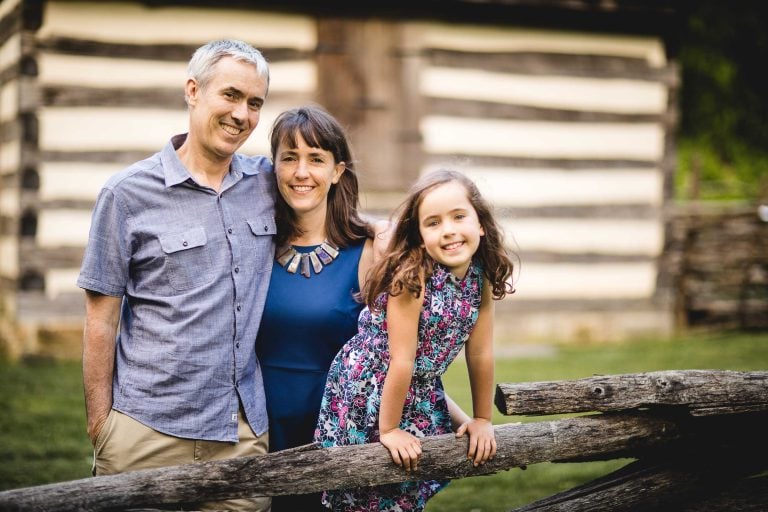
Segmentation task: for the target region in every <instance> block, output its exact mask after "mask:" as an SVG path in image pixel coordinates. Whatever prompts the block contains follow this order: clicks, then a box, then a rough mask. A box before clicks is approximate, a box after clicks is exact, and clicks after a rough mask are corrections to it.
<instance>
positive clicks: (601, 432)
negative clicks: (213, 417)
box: [0, 412, 680, 512]
mask: <svg viewBox="0 0 768 512" xmlns="http://www.w3.org/2000/svg"><path fill="white" fill-rule="evenodd" d="M495 432H496V439H497V443H498V452H497V455H496V457H495V458H494V460H492V461H489V462H488V463H487V464H485V465H483V466H480V467H477V468H475V467H473V466H472V464H471V463H470V462H469V461H467V459H466V450H467V439H466V438H458V439H457V438H456V437H455V436H453V435H452V434H447V435H443V436H436V437H430V438H425V439H423V441H422V449H423V454H422V460H421V462H420V465H419V470H418V471H417V472H416V473H414V474H413V475H408V474H406V473H405V472H404V471H402V470H401V469H400V468H398V467H397V466H395V465H394V464H393V463H392V461H391V459H390V457H389V453H388V452H387V450H386V449H385V448H384V447H383V446H382V445H380V444H379V443H374V444H367V445H357V446H346V447H338V448H329V449H320V448H317V447H314V446H312V445H307V446H304V447H299V448H294V449H291V450H285V451H282V452H276V453H272V454H268V455H263V456H256V457H243V458H239V459H230V460H224V461H214V462H205V463H200V464H191V465H183V466H174V467H168V468H160V469H151V470H143V471H136V472H131V473H124V474H120V475H112V476H102V477H96V478H88V479H82V480H75V481H71V482H64V483H58V484H49V485H44V486H38V487H29V488H23V489H14V490H10V491H5V492H0V510H2V511H22V510H23V511H32V510H34V511H58V512H66V511H75V510H89V511H103V510H124V509H128V508H140V507H147V506H149V507H156V506H160V505H164V504H173V503H181V502H198V501H210V500H219V499H225V498H238V497H246V496H256V495H271V496H274V495H282V494H300V493H307V492H316V491H320V490H323V489H338V488H348V487H363V486H370V485H378V484H385V483H394V482H402V481H406V480H411V479H413V478H418V479H456V478H463V477H467V476H475V475H485V474H491V473H496V472H498V471H501V470H508V469H511V468H514V467H520V466H527V465H530V464H535V463H539V462H546V461H552V460H567V459H573V458H579V459H580V460H589V458H593V460H597V459H606V458H613V457H626V456H632V455H633V454H634V455H637V454H638V453H642V452H643V451H645V450H648V449H650V448H654V447H659V446H662V445H666V444H667V443H670V442H672V441H676V440H678V439H679V437H680V434H679V429H678V428H677V426H676V424H675V422H674V421H671V420H668V419H664V418H661V417H658V416H654V415H648V414H643V413H639V412H638V413H628V414H620V415H594V416H583V417H578V418H570V419H564V420H558V421H545V422H539V423H528V424H506V425H500V426H497V427H495ZM361 461H365V463H364V464H361Z"/></svg>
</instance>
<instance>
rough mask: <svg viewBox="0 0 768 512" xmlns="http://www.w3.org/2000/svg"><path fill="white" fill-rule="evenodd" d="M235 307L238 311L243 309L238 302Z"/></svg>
mask: <svg viewBox="0 0 768 512" xmlns="http://www.w3.org/2000/svg"><path fill="white" fill-rule="evenodd" d="M235 309H237V310H238V311H240V310H241V309H243V306H241V305H240V304H238V305H237V307H236V308H235Z"/></svg>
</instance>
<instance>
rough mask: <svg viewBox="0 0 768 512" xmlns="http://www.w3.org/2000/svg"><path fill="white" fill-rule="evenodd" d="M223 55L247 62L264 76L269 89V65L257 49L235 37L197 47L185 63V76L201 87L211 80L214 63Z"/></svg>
mask: <svg viewBox="0 0 768 512" xmlns="http://www.w3.org/2000/svg"><path fill="white" fill-rule="evenodd" d="M224 57H232V58H233V59H235V60H239V61H242V62H248V63H250V64H253V65H254V66H256V71H257V72H258V73H259V75H261V77H262V78H264V81H266V83H267V89H269V65H268V64H267V60H266V59H265V58H264V56H263V55H262V54H261V52H260V51H259V50H257V49H256V48H254V47H253V46H251V45H249V44H248V43H244V42H243V41H238V40H236V39H219V40H217V41H211V42H209V43H206V44H204V45H203V46H201V47H200V48H198V49H197V50H196V51H195V53H194V55H192V58H191V59H190V60H189V64H188V65H187V78H188V79H189V78H192V79H194V80H195V81H196V82H197V84H198V86H199V87H200V88H201V89H205V87H206V86H207V85H208V82H210V81H211V77H212V75H213V71H214V68H215V66H216V64H217V63H218V62H219V61H220V60H221V59H223V58H224Z"/></svg>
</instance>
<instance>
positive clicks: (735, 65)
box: [677, 0, 768, 199]
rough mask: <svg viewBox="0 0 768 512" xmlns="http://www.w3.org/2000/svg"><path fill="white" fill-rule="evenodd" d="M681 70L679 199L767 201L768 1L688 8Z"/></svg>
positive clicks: (705, 1) (703, 2)
mask: <svg viewBox="0 0 768 512" xmlns="http://www.w3.org/2000/svg"><path fill="white" fill-rule="evenodd" d="M688 4H689V5H688V9H687V11H686V12H685V13H684V18H683V31H682V33H681V35H680V39H679V43H680V53H679V60H680V65H681V70H682V88H681V92H680V94H681V95H680V111H681V124H680V137H679V170H678V175H677V177H678V181H677V184H678V196H679V197H686V195H687V190H688V186H689V182H690V179H691V176H692V173H694V174H695V173H696V169H697V168H698V174H699V175H700V177H701V181H700V193H701V198H702V199H756V198H761V197H762V198H763V199H765V198H766V197H768V123H767V122H766V119H768V73H766V72H765V69H764V68H765V66H766V63H767V62H768V2H763V1H761V0H742V1H740V2H738V3H736V4H734V3H731V2H722V1H718V0H700V1H696V2H689V3H688Z"/></svg>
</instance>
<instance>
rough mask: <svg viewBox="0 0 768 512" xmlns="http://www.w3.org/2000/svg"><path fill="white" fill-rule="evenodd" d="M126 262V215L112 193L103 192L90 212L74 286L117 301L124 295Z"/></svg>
mask: <svg viewBox="0 0 768 512" xmlns="http://www.w3.org/2000/svg"><path fill="white" fill-rule="evenodd" d="M130 260H131V258H130V241H129V235H128V219H127V214H126V211H125V209H124V208H123V207H122V206H121V204H120V200H119V197H118V196H117V195H116V194H115V192H114V191H113V190H111V189H109V188H104V189H102V190H101V192H100V193H99V197H98V198H97V199H96V206H94V209H93V216H92V219H91V229H90V232H89V234H88V245H87V246H86V248H85V254H84V255H83V264H82V267H81V268H80V275H79V276H78V279H77V286H79V287H80V288H83V289H85V290H91V291H94V292H98V293H103V294H105V295H112V296H115V297H120V296H122V295H124V294H125V290H126V286H127V282H128V266H129V262H130Z"/></svg>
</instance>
